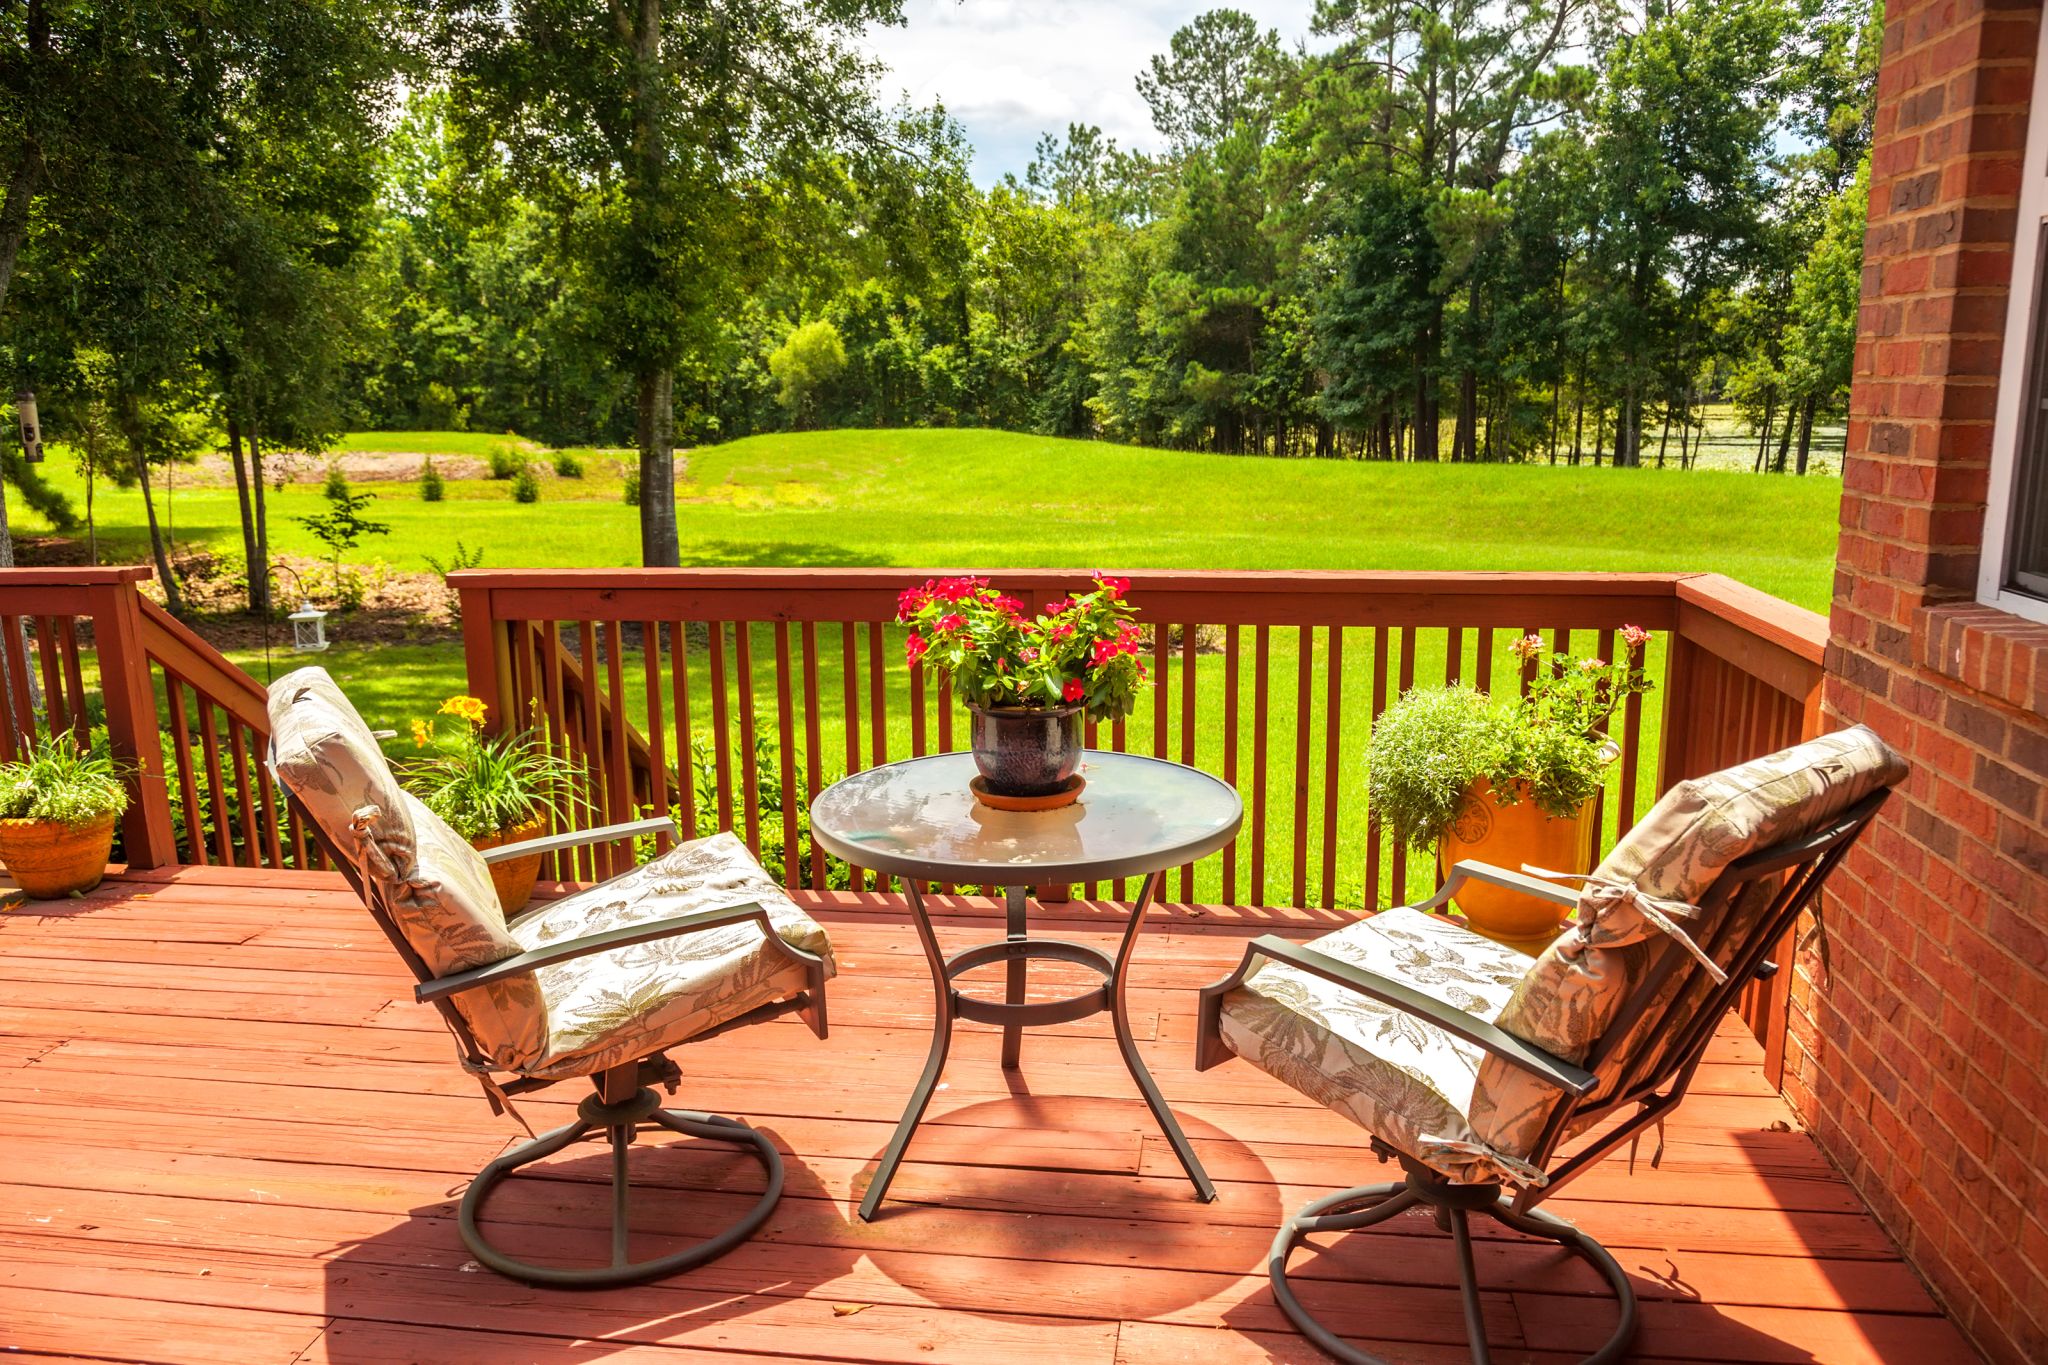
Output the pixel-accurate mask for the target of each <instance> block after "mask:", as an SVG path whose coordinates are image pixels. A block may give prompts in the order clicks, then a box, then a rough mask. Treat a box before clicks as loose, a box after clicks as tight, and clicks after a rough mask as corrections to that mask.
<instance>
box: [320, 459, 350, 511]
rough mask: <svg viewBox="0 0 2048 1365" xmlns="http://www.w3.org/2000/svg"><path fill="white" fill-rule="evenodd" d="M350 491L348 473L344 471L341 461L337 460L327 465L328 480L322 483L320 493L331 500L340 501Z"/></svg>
mask: <svg viewBox="0 0 2048 1365" xmlns="http://www.w3.org/2000/svg"><path fill="white" fill-rule="evenodd" d="M348 493H349V489H348V475H347V474H345V473H343V472H342V468H341V461H339V460H335V461H334V462H332V463H331V464H329V465H328V466H327V482H326V483H324V484H322V485H321V487H320V495H321V496H322V497H324V498H326V499H327V500H328V501H329V502H339V501H341V500H342V499H343V498H345V497H347V496H348Z"/></svg>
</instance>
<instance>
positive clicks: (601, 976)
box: [510, 834, 835, 1079]
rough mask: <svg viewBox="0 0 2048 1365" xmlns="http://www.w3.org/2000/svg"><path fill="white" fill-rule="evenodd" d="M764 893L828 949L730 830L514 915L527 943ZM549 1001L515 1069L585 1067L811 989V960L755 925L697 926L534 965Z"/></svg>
mask: <svg viewBox="0 0 2048 1365" xmlns="http://www.w3.org/2000/svg"><path fill="white" fill-rule="evenodd" d="M749 901H754V902H758V903H759V904H760V905H761V906H762V907H763V908H765V909H766V910H767V911H768V918H769V922H770V923H772V924H773V925H774V926H775V928H776V931H777V933H778V934H779V935H780V936H781V938H782V939H783V940H785V941H786V942H788V943H790V944H791V945H793V946H795V947H797V948H801V949H803V950H804V951H805V952H808V953H815V954H817V955H818V956H820V957H822V958H824V959H825V973H826V975H828V976H829V975H831V974H832V973H833V971H834V970H835V968H834V964H833V960H832V944H831V941H830V940H829V939H828V938H827V937H826V935H825V930H824V928H823V926H821V925H820V924H819V923H818V922H817V921H816V920H814V919H812V918H811V917H810V916H809V915H806V914H805V913H804V912H803V911H802V910H799V909H798V908H797V906H796V903H795V902H794V901H792V900H790V898H789V897H788V896H786V895H784V894H783V891H782V888H781V887H779V886H777V885H776V884H775V883H774V881H772V880H771V879H770V878H769V876H768V874H767V873H766V872H765V871H763V870H762V868H761V865H760V864H759V863H757V862H755V861H754V859H753V857H752V856H751V855H750V854H749V853H748V852H747V849H746V845H744V844H742V843H741V842H740V841H739V840H738V839H736V838H734V837H733V836H732V835H731V834H715V835H712V836H711V837H710V838H708V839H697V840H693V841H691V842H689V843H686V844H679V845H677V846H676V847H675V848H673V849H670V850H669V851H668V852H667V853H666V854H664V855H663V856H662V857H660V858H657V859H656V860H654V861H653V862H651V863H647V864H645V865H643V866H641V867H639V868H636V869H634V870H633V871H631V872H628V873H626V874H625V875H624V876H621V877H615V878H613V879H612V880H611V881H608V882H604V883H601V884H599V885H597V886H593V887H590V888H588V889H587V890H583V891H578V892H576V893H574V894H573V895H569V896H564V897H563V898H562V899H561V900H558V901H554V902H552V903H551V904H548V905H545V906H542V907H541V908H539V909H537V910H535V911H533V912H531V913H529V914H527V915H525V916H522V917H521V918H519V919H517V920H514V921H513V922H512V924H511V926H510V928H511V933H512V937H513V938H514V939H516V940H518V942H519V946H520V949H521V950H522V951H528V952H530V951H532V950H533V949H535V948H542V947H545V946H547V945H548V944H551V943H558V942H561V941H563V940H565V939H573V938H581V937H583V936H584V935H586V934H595V933H601V932H603V931H604V930H607V929H618V928H622V927H624V926H626V925H631V924H642V923H645V922H647V921H649V920H657V919H672V918H674V917H676V916H678V915H689V914H696V913H700V912H703V911H708V910H720V909H724V908H726V907H728V906H733V905H741V904H745V903H747V902H749ZM534 975H535V979H536V980H537V981H538V982H539V984H540V990H541V995H542V998H543V999H544V1000H545V1001H546V1003H547V1020H548V1036H547V1045H546V1048H545V1050H544V1051H543V1052H542V1053H541V1054H540V1055H539V1056H537V1057H535V1058H533V1059H532V1060H530V1061H527V1062H525V1063H524V1064H522V1065H520V1066H519V1067H517V1068H516V1069H517V1070H519V1071H520V1072H522V1073H523V1074H526V1075H530V1076H539V1077H546V1078H550V1079H553V1078H558V1077H563V1076H583V1075H589V1074H592V1073H594V1072H598V1071H602V1070H604V1069H605V1068H607V1067H611V1066H617V1065H619V1064H621V1063H624V1062H630V1061H634V1060H636V1059H637V1058H640V1057H644V1056H647V1055H648V1054H649V1053H652V1052H657V1051H659V1050H661V1049H662V1048H664V1047H668V1046H670V1045H672V1044H675V1043H680V1042H682V1041H684V1040H685V1039H687V1038H690V1037H693V1036H695V1035H696V1034H699V1033H702V1032H704V1031H705V1030H707V1029H713V1028H716V1027H718V1026H719V1025H720V1024H723V1023H725V1022H726V1021H727V1020H730V1019H734V1018H737V1017H738V1016H740V1015H742V1014H745V1013H747V1012H748V1011H749V1010H752V1009H756V1008H758V1007H759V1006H762V1005H765V1004H768V1003H769V1002H771V1001H775V1000H782V999H787V998H788V997H790V996H792V995H795V994H796V993H797V992H799V991H801V990H803V989H804V987H805V986H806V985H807V984H808V982H809V977H808V975H807V973H806V972H805V970H804V968H803V967H802V966H801V965H800V964H798V963H795V962H792V961H791V960H790V959H789V958H787V957H784V956H783V955H782V954H781V953H780V952H778V951H777V950H776V949H774V948H773V947H771V946H770V945H769V943H768V940H767V939H766V938H765V937H764V936H763V935H762V933H761V931H760V929H758V928H757V927H755V926H754V925H752V924H735V925H728V926H725V927H722V928H717V929H698V930H692V931H688V932H684V933H680V934H676V935H674V936H673V937H669V938H662V939H656V940H654V941H653V942H651V943H641V944H635V945H633V946H632V947H628V948H616V949H613V950H612V951H611V952H608V953H594V954H592V955H591V956H589V957H581V958H575V959H573V960H571V961H568V962H563V963H559V964H557V965H555V966H552V967H543V968H541V970H540V971H538V972H536V973H535V974H534Z"/></svg>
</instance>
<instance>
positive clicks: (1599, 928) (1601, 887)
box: [1472, 725, 1906, 1156]
mask: <svg viewBox="0 0 2048 1365" xmlns="http://www.w3.org/2000/svg"><path fill="white" fill-rule="evenodd" d="M1905 775H1906V763H1905V760H1904V759H1902V758H1900V757H1899V755H1898V754H1897V753H1895V752H1893V750H1892V749H1891V748H1890V747H1889V746H1888V745H1886V744H1885V742H1884V741H1883V740H1881V739H1879V738H1878V737H1877V735H1876V734H1875V733H1874V732H1872V731H1871V730H1870V729H1869V728H1868V727H1866V726H1861V725H1858V726H1855V727H1853V728H1851V729H1847V730H1841V731H1837V732H1836V733H1834V734H1831V735H1823V736H1821V737H1820V738H1818V739H1813V740H1809V741H1807V742H1805V743H1803V744H1796V745H1794V746H1792V747H1791V748H1789V749H1784V750H1781V751H1780V752H1778V753H1775V754H1771V755H1770V756H1768V757H1766V758H1759V759H1756V760H1754V761H1753V762H1749V763H1743V764H1739V765H1737V766H1736V767H1733V768H1727V769H1724V770H1722V771H1721V772H1717V773H1711V774H1709V775H1708V776H1705V777H1697V778H1692V779H1689V780H1687V781H1684V782H1680V783H1678V784H1677V785H1676V786H1674V787H1672V788H1671V790H1670V791H1668V792H1666V793H1664V796H1663V798H1662V799H1660V800H1659V801H1658V802H1657V804H1656V805H1655V806H1653V807H1652V808H1651V810H1650V813H1649V814H1648V815H1646V816H1644V817H1643V819H1642V820H1641V821H1640V822H1639V823H1638V824H1636V826H1635V827H1634V828H1633V829H1631V830H1630V831H1629V832H1628V834H1627V835H1626V836H1625V837H1624V838H1623V839H1622V840H1621V842H1620V843H1618V844H1616V845H1615V847H1614V851H1613V852H1611V853H1609V854H1608V855H1607V857H1606V859H1605V860H1604V861H1603V862H1602V863H1601V864H1600V866H1599V867H1598V868H1597V869H1595V871H1594V874H1593V878H1592V879H1591V880H1590V881H1589V882H1588V883H1587V885H1586V886H1585V887H1584V888H1583V889H1582V890H1581V892H1580V894H1579V904H1578V912H1577V921H1576V923H1575V924H1574V926H1573V927H1572V928H1571V929H1568V930H1566V931H1565V933H1564V934H1563V935H1562V936H1561V937H1559V938H1558V939H1557V941H1556V942H1554V943H1552V944H1551V945H1550V947H1549V948H1547V949H1545V950H1544V952H1543V954H1542V956H1540V957H1538V958H1537V959H1536V961H1535V963H1534V964H1532V965H1531V966H1530V968H1529V970H1528V972H1527V973H1526V974H1525V975H1524V976H1523V978H1522V981H1521V983H1520V984H1519V985H1518V986H1516V988H1515V991H1514V995H1513V997H1512V998H1511V999H1510V1000H1509V1001H1508V1003H1507V1006H1506V1008H1504V1009H1503V1010H1502V1011H1501V1013H1500V1016H1499V1018H1498V1019H1497V1020H1496V1021H1495V1022H1496V1023H1497V1024H1498V1025H1499V1026H1500V1027H1501V1028H1502V1029H1505V1030H1506V1031H1507V1032H1509V1033H1512V1034H1514V1035H1515V1036H1517V1037H1519V1038H1523V1039H1526V1040H1527V1041H1529V1042H1532V1043H1534V1044H1536V1045H1537V1046H1538V1047H1541V1048H1543V1049H1544V1050H1545V1051H1548V1052H1550V1053H1553V1054H1555V1055H1556V1056H1559V1057H1563V1058H1565V1059H1566V1060H1567V1061H1572V1062H1582V1061H1584V1060H1585V1059H1586V1057H1587V1056H1588V1055H1589V1054H1590V1053H1591V1052H1592V1050H1593V1047H1594V1045H1595V1044H1597V1043H1598V1042H1599V1041H1600V1040H1601V1039H1602V1038H1604V1037H1605V1036H1606V1034H1607V1032H1608V1029H1609V1027H1610V1025H1612V1024H1613V1023H1614V1020H1615V1016H1616V1013H1617V1012H1618V1011H1619V1010H1620V1008H1621V1006H1622V1003H1623V1002H1624V1001H1625V1000H1627V999H1628V998H1629V997H1630V994H1631V992H1633V991H1634V989H1635V987H1636V985H1637V984H1638V983H1639V982H1641V981H1642V980H1643V976H1644V973H1645V972H1646V971H1648V970H1649V969H1650V967H1651V965H1652V964H1653V962H1654V961H1655V960H1656V959H1657V954H1658V951H1659V950H1660V949H1665V948H1669V950H1671V951H1684V950H1683V947H1682V945H1676V944H1673V943H1671V941H1670V938H1671V936H1670V935H1669V934H1668V933H1667V932H1666V931H1665V929H1664V928H1663V927H1661V926H1660V925H1658V924H1657V922H1656V920H1657V918H1658V917H1659V915H1658V913H1657V912H1656V910H1655V907H1654V906H1652V907H1649V908H1647V909H1646V908H1645V907H1644V906H1643V904H1642V900H1641V898H1643V897H1648V898H1651V899H1652V900H1654V901H1660V902H1682V903H1685V904H1688V905H1691V904H1697V903H1698V902H1699V901H1700V899H1701V898H1702V897H1703V896H1705V895H1706V893H1707V890H1708V888H1710V887H1711V886H1713V884H1714V882H1715V880H1716V879H1718V878H1719V877H1720V875H1721V874H1722V872H1723V871H1725V870H1726V869H1727V867H1728V866H1729V864H1731V863H1733V862H1735V861H1736V860H1737V859H1739V858H1742V857H1744V856H1746V855H1748V854H1750V853H1755V852H1758V851H1760V850H1762V849H1766V848H1770V847H1773V846H1775V845H1778V844H1783V843H1787V842H1791V841H1794V840H1798V839H1802V838H1805V837H1807V836H1809V835H1812V834H1815V833H1818V832H1819V831H1820V830H1822V829H1824V828H1826V827H1827V826H1828V825H1829V824H1831V823H1833V822H1834V821H1835V820H1836V819H1837V818H1838V817H1839V816H1841V815H1842V813H1843V812H1844V811H1846V810H1848V809H1849V808H1850V807H1851V806H1853V805H1855V804H1856V803H1857V802H1859V801H1861V800H1863V798H1865V797H1867V796H1869V795H1870V794H1871V793H1872V792H1875V791H1877V790H1879V789H1880V788H1885V787H1890V786H1893V785H1896V784H1897V783H1898V782H1900V781H1901V780H1903V779H1904V777H1905ZM1783 877H1784V874H1782V873H1780V874H1776V875H1774V876H1770V877H1765V878H1760V879H1758V880H1755V881H1752V882H1750V883H1748V884H1746V885H1745V886H1744V887H1743V888H1741V890H1740V892H1739V893H1738V894H1737V895H1735V896H1734V897H1732V898H1731V899H1729V900H1727V901H1726V902H1724V903H1723V904H1720V905H1717V906H1710V907H1708V911H1709V913H1710V914H1711V915H1712V919H1711V921H1703V920H1701V919H1699V918H1676V919H1672V917H1670V916H1665V918H1667V919H1671V921H1672V922H1673V923H1675V925H1676V927H1677V928H1678V929H1680V930H1682V931H1684V932H1685V933H1686V934H1687V935H1688V936H1689V937H1691V938H1692V940H1693V941H1694V942H1695V943H1698V944H1714V945H1717V948H1716V950H1715V952H1714V953H1713V954H1712V955H1713V956H1714V957H1715V958H1716V959H1717V963H1716V965H1717V966H1718V967H1719V968H1721V969H1723V970H1725V969H1727V968H1728V967H1729V966H1730V965H1731V964H1732V963H1733V961H1734V960H1735V959H1736V958H1737V957H1738V956H1740V955H1741V954H1742V952H1743V950H1744V948H1745V947H1746V946H1747V945H1748V942H1749V940H1750V939H1752V938H1753V936H1754V934H1755V931H1756V930H1757V929H1758V928H1759V927H1760V925H1761V922H1762V920H1763V917H1764V916H1765V914H1766V912H1767V911H1768V909H1769V907H1770V905H1771V903H1772V901H1773V900H1774V899H1775V895H1776V892H1777V890H1778V888H1779V887H1780V886H1781V885H1782V884H1783ZM1711 986H1712V978H1711V976H1710V975H1709V974H1708V973H1707V972H1706V971H1705V970H1704V969H1703V968H1701V967H1699V966H1698V965H1697V964H1694V963H1692V962H1691V960H1690V959H1689V958H1688V959H1687V961H1686V962H1685V963H1683V964H1681V967H1680V969H1679V970H1677V971H1674V972H1672V973H1670V975H1669V977H1668V978H1667V979H1666V980H1665V982H1664V984H1663V986H1662V987H1660V988H1659V990H1658V992H1657V994H1656V996H1655V998H1653V999H1652V1000H1651V1001H1649V1003H1648V1006H1647V1008H1646V1009H1645V1010H1644V1011H1643V1013H1642V1014H1641V1015H1640V1016H1639V1018H1638V1021H1637V1024H1636V1027H1635V1028H1634V1029H1633V1031H1632V1035H1631V1036H1630V1037H1628V1038H1624V1039H1617V1040H1615V1041H1616V1045H1615V1046H1612V1047H1610V1048H1608V1049H1607V1050H1606V1052H1605V1055H1604V1056H1603V1057H1602V1059H1601V1063H1600V1069H1601V1070H1602V1071H1603V1073H1606V1072H1616V1071H1618V1070H1619V1069H1620V1068H1622V1067H1624V1066H1626V1065H1627V1064H1628V1062H1629V1061H1630V1060H1631V1058H1633V1057H1634V1056H1635V1054H1636V1052H1637V1050H1638V1049H1640V1048H1641V1047H1644V1046H1649V1045H1651V1044H1652V1043H1654V1042H1656V1041H1658V1040H1660V1039H1662V1040H1667V1041H1668V1040H1669V1039H1670V1038H1671V1037H1672V1036H1673V1035H1674V1033H1675V1032H1676V1031H1678V1030H1681V1029H1683V1028H1684V1027H1685V1025H1686V1024H1687V1023H1688V1022H1690V1020H1691V1018H1692V1017H1694V1016H1695V1015H1696V1013H1697V1010H1698V1007H1699V1006H1700V1004H1701V1003H1703V1001H1704V999H1705V997H1706V996H1707V995H1708V993H1709V991H1710V989H1711ZM1650 1060H1652V1061H1655V1060H1656V1059H1650ZM1558 1099H1559V1092H1558V1090H1557V1089H1556V1088H1555V1087H1553V1086H1550V1085H1547V1084H1545V1083H1544V1082H1542V1081H1540V1080H1538V1079H1536V1078H1535V1077H1533V1076H1530V1075H1529V1074H1528V1073H1526V1072H1523V1071H1520V1070H1517V1069H1516V1068H1514V1067H1512V1066H1510V1065H1509V1064H1508V1063H1506V1062H1503V1061H1500V1060H1499V1059H1497V1058H1491V1057H1489V1058H1488V1059H1487V1061H1486V1062H1485V1064H1484V1065H1483V1066H1482V1067H1481V1068H1480V1073H1479V1079H1478V1083H1477V1085H1476V1086H1475V1087H1474V1094H1473V1107H1472V1126H1473V1128H1474V1129H1475V1130H1476V1131H1477V1132H1478V1133H1479V1134H1480V1136H1481V1137H1483V1138H1484V1139H1485V1140H1486V1141H1487V1142H1488V1143H1490V1144H1492V1145H1493V1146H1494V1147H1496V1148H1498V1149H1500V1150H1501V1151H1503V1152H1507V1153H1510V1154H1512V1155H1516V1156H1524V1155H1527V1154H1528V1153H1529V1152H1530V1151H1531V1150H1532V1149H1533V1147H1534V1145H1535V1143H1536V1141H1537V1140H1538V1138H1539V1137H1540V1136H1541V1133H1542V1128H1543V1124H1544V1121H1545V1119H1546V1118H1547V1117H1548V1116H1549V1113H1550V1111H1551V1109H1552V1108H1553V1107H1554V1105H1555V1104H1556V1102H1557V1100H1558Z"/></svg>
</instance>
